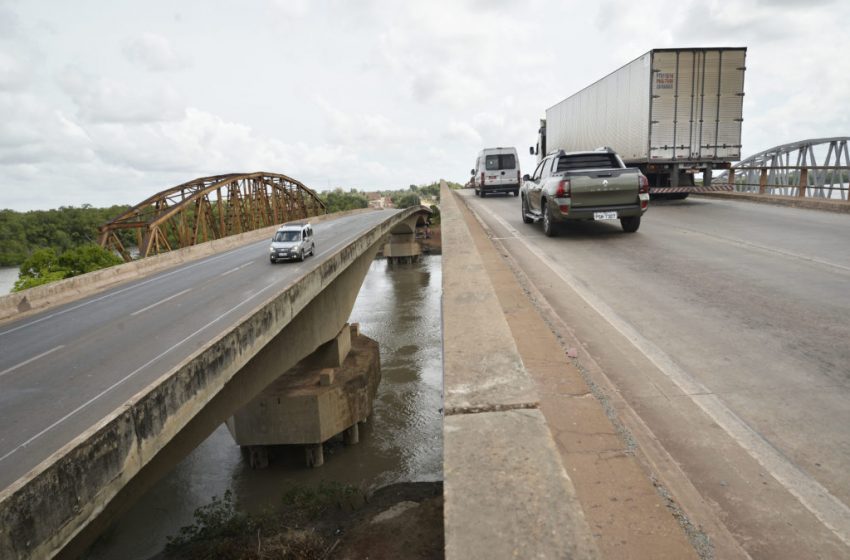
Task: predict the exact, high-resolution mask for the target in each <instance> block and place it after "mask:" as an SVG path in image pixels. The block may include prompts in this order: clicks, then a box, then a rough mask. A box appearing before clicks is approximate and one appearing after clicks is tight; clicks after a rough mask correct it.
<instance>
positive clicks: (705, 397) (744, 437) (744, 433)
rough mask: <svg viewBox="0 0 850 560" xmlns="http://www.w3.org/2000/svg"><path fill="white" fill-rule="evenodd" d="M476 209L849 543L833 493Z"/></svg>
mask: <svg viewBox="0 0 850 560" xmlns="http://www.w3.org/2000/svg"><path fill="white" fill-rule="evenodd" d="M477 209H479V210H483V211H485V212H487V213H488V214H489V215H490V216H492V217H493V219H494V220H496V221H497V222H499V223H500V224H501V225H502V226H503V227H504V228H505V229H507V230H508V231H509V232H510V233H511V234H512V235H514V236H515V237H516V238H517V239H518V240H519V241H520V242H521V243H522V244H523V245H525V247H526V248H527V249H528V250H529V251H530V252H531V253H532V254H534V255H535V256H536V257H537V258H538V259H540V261H541V262H542V263H543V264H545V265H546V266H547V267H548V268H549V269H550V270H551V271H552V272H554V273H555V274H556V275H557V276H558V277H560V278H561V280H563V281H564V282H565V283H566V284H567V285H569V286H570V287H571V288H572V289H573V291H575V292H576V293H577V294H578V295H579V296H580V297H581V298H582V299H583V300H584V301H585V302H586V303H587V304H588V305H589V306H590V307H592V308H593V309H594V310H595V311H596V312H597V313H599V315H601V316H602V317H603V318H604V319H605V320H606V321H608V323H610V324H611V326H613V327H614V328H615V329H617V330H618V331H619V332H620V334H622V335H623V336H624V337H626V339H628V340H629V342H631V343H632V344H633V345H634V347H635V348H637V349H638V351H640V352H641V353H643V354H644V355H645V356H646V357H647V358H648V359H649V360H650V361H651V362H652V363H653V364H655V366H656V367H657V368H658V369H659V370H660V371H661V372H662V373H664V375H666V376H667V377H668V378H669V379H670V380H671V381H673V383H675V384H676V386H677V387H679V389H681V390H682V392H684V393H685V394H686V395H687V396H688V397H690V399H691V400H692V401H693V402H694V403H695V404H696V405H697V406H698V407H700V408H701V409H702V410H703V412H705V413H706V414H707V415H708V416H709V417H710V418H711V419H712V420H714V421H715V422H716V423H717V424H718V425H719V426H721V427H722V428H723V429H724V430H725V431H726V433H727V434H729V436H730V437H732V438H733V439H734V440H735V441H737V442H738V444H739V445H741V447H743V448H744V449H745V450H746V451H747V452H748V453H749V454H750V456H752V457H753V458H754V459H755V460H756V461H758V462H759V463H760V464H761V466H762V467H764V468H765V469H766V470H767V471H768V472H769V473H770V474H771V475H772V476H773V477H774V478H775V479H776V480H778V481H779V482H780V483H781V484H782V485H783V486H784V487H785V488H786V489H787V490H788V491H789V492H790V493H791V494H793V495H794V496H795V497H796V498H797V499H798V500H799V501H800V503H801V504H803V506H805V508H806V509H808V510H809V511H810V512H811V513H812V514H813V515H814V516H815V517H817V518H818V519H819V520H820V522H821V523H823V524H824V525H825V526H826V527H827V528H829V530H831V531H832V532H833V533H834V534H835V536H837V537H838V538H839V539H841V541H843V542H844V543H845V544H847V545H850V507H848V506H847V505H846V504H845V503H843V502H842V501H841V500H839V499H838V498H836V497H835V496H833V495H832V494H831V493H830V492H829V490H827V489H826V487H824V486H823V485H822V484H821V483H820V482H818V481H817V480H815V479H814V478H812V477H810V476H809V475H808V474H806V473H805V472H803V471H802V470H800V468H798V467H797V466H796V465H794V464H793V463H792V462H791V461H790V460H788V458H787V457H785V456H784V455H783V454H782V453H781V452H780V451H779V450H777V449H776V448H775V447H774V446H773V445H772V444H771V443H770V442H768V441H767V440H765V439H764V437H763V436H762V435H761V434H759V433H758V432H757V431H755V430H754V429H753V428H751V427H750V426H749V424H747V423H746V422H745V421H744V420H742V419H741V418H740V417H739V416H738V415H737V414H735V413H734V412H733V411H732V410H731V409H730V408H729V407H728V406H726V404H725V403H724V402H723V401H721V400H720V398H719V397H718V396H717V395H715V394H713V392H712V391H710V390H709V389H708V387H706V386H705V385H703V384H702V383H700V382H699V381H697V380H696V379H695V378H694V377H693V376H692V375H691V374H689V373H688V372H686V371H685V370H683V369H682V368H681V367H680V366H679V365H678V364H676V362H675V361H673V359H672V358H671V357H670V356H668V355H667V354H666V353H665V352H664V351H663V350H661V348H659V347H658V346H656V345H655V344H654V343H653V342H651V341H649V340H648V339H646V338H644V337H643V336H642V335H641V334H640V333H639V332H638V331H637V330H636V329H635V328H634V327H632V326H631V325H630V324H629V323H628V322H626V321H625V320H624V319H622V318H621V317H620V316H619V315H617V313H616V312H615V311H614V310H613V309H611V308H610V307H609V306H608V305H607V304H606V303H604V302H603V301H602V300H601V298H599V297H597V296H596V295H594V294H593V293H592V292H591V291H590V290H589V289H587V288H585V287H584V285H583V283H582V282H580V281H579V280H578V279H577V278H575V277H574V276H573V275H572V274H570V273H569V272H567V271H566V270H564V269H563V267H561V266H560V265H558V264H555V263H552V262H550V260H549V258H548V257H547V256H546V255H545V253H543V251H541V250H540V249H538V248H537V247H534V246H532V245H531V244H530V243H528V241H526V238H525V237H524V236H522V235H521V234H520V232H519V231H517V230H516V229H515V228H514V227H513V226H511V225H510V224H509V223H508V222H507V221H506V220H505V219H504V218H502V217H501V216H497V215H496V214H494V213H493V212H492V211H491V210H489V209H488V208H486V207H484V206H483V205H482V206H478V207H477Z"/></svg>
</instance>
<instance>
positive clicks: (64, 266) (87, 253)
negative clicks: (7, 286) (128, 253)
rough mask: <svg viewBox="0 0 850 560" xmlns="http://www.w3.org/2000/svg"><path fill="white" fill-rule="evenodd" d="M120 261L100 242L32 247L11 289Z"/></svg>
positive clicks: (83, 272)
mask: <svg viewBox="0 0 850 560" xmlns="http://www.w3.org/2000/svg"><path fill="white" fill-rule="evenodd" d="M122 262H124V261H123V260H122V259H121V257H119V256H117V255H116V254H114V253H112V252H111V251H109V250H107V249H104V248H103V247H101V246H100V245H95V244H94V243H87V244H84V245H79V246H77V247H73V248H71V249H68V250H67V251H63V252H62V253H57V252H56V251H55V250H54V249H52V248H50V247H48V248H45V249H36V250H35V251H34V252H33V253H32V254H31V255H30V256H29V257H27V259H26V260H24V262H23V264H21V271H20V272H19V273H18V281H17V282H15V286H14V288H12V291H14V292H19V291H21V290H26V289H27V288H33V287H35V286H41V285H42V284H47V283H49V282H55V281H57V280H63V279H65V278H70V277H72V276H78V275H80V274H85V273H86V272H92V271H94V270H99V269H101V268H107V267H109V266H114V265H116V264H121V263H122Z"/></svg>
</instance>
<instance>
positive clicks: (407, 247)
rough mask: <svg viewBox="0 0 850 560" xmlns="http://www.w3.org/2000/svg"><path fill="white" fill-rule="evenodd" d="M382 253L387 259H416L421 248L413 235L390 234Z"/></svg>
mask: <svg viewBox="0 0 850 560" xmlns="http://www.w3.org/2000/svg"><path fill="white" fill-rule="evenodd" d="M383 252H384V256H385V257H387V258H396V257H418V256H419V255H420V254H421V253H422V248H421V247H420V246H419V243H417V241H416V238H415V237H414V234H413V233H393V234H390V239H389V242H388V243H387V244H386V245H384V251H383Z"/></svg>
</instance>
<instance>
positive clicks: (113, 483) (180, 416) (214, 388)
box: [0, 209, 418, 558]
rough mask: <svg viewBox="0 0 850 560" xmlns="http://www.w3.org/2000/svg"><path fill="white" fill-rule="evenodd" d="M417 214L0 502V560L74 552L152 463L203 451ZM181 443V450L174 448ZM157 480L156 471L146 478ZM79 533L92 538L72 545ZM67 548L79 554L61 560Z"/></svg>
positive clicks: (292, 290) (325, 322) (284, 294)
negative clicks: (198, 446) (198, 447)
mask: <svg viewBox="0 0 850 560" xmlns="http://www.w3.org/2000/svg"><path fill="white" fill-rule="evenodd" d="M415 211H418V209H410V210H409V211H405V212H402V213H400V214H397V215H391V214H389V213H387V218H386V219H385V220H383V221H382V222H381V223H380V224H378V225H377V226H375V227H374V228H373V229H372V230H370V231H369V232H367V233H366V234H365V235H363V236H361V237H360V238H358V239H356V240H354V241H352V242H351V243H349V244H347V245H345V246H344V247H343V248H341V249H339V250H338V251H337V252H336V253H335V254H334V255H332V256H331V257H330V258H329V259H328V260H326V261H325V262H323V263H322V264H321V265H319V266H318V267H317V268H316V269H315V270H313V271H312V272H310V273H308V274H307V275H306V276H304V277H303V278H302V279H300V280H299V281H298V282H296V283H293V284H291V285H290V286H288V287H285V288H284V289H282V291H281V292H280V293H278V294H270V295H269V298H268V299H267V300H266V301H265V302H262V303H261V304H259V305H258V306H257V307H255V308H254V309H253V310H251V311H249V312H248V313H246V314H245V315H244V316H243V317H242V318H240V319H239V320H237V321H236V322H235V324H234V328H233V329H232V330H231V331H229V332H227V333H225V334H223V335H221V336H219V337H217V338H216V339H213V340H211V341H209V342H208V343H207V344H206V345H204V347H203V348H201V349H199V350H198V351H197V352H195V353H194V354H192V355H191V356H190V357H188V358H187V359H186V360H184V361H183V362H182V363H181V364H179V365H178V366H176V367H175V368H174V369H173V370H172V371H171V372H169V373H167V374H165V375H163V376H162V377H161V378H160V379H159V380H157V381H156V382H154V383H152V384H151V385H150V386H148V387H147V388H146V389H144V390H143V391H141V392H139V393H138V394H137V395H136V396H134V397H133V398H132V399H130V400H129V401H128V402H127V403H125V404H124V405H122V406H121V407H120V408H118V409H117V410H115V411H114V412H113V413H112V414H111V415H110V416H108V417H107V418H104V419H103V420H102V421H101V422H100V423H98V424H97V425H95V426H93V427H92V428H90V429H89V430H87V431H86V432H85V433H83V434H81V435H80V436H78V437H77V438H76V439H75V440H73V441H72V442H70V443H69V444H67V445H66V446H65V447H63V448H62V449H61V450H60V451H58V452H56V453H55V454H54V455H53V456H51V457H50V458H48V459H47V460H45V461H44V462H42V463H41V464H40V465H39V466H37V467H36V468H34V469H33V470H32V471H30V472H29V473H28V474H27V475H26V476H24V477H22V478H21V479H19V480H18V481H16V482H15V483H14V484H13V485H11V486H10V487H8V488H6V489H4V490H3V491H2V492H0V558H50V557H53V556H55V555H57V554H59V553H60V552H61V551H63V549H64V554H65V555H66V556H70V557H73V555H74V553H76V552H79V551H80V548H79V546H84V545H85V543H86V542H88V541H89V540H91V538H92V537H93V536H94V535H95V534H96V532H93V531H92V530H91V526H92V525H97V524H98V523H103V519H104V518H109V517H111V515H109V514H110V513H112V510H113V509H115V508H114V504H115V502H116V501H117V500H116V496H119V495H120V496H122V497H123V498H124V499H126V500H128V501H129V500H132V498H133V497H134V496H137V495H139V494H140V493H141V492H143V491H144V489H145V487H146V486H145V483H140V482H138V481H139V480H140V478H141V475H140V474H139V473H141V472H143V470H144V469H145V468H146V467H147V466H148V465H149V464H150V463H151V462H152V461H153V460H154V459H155V458H156V459H158V460H159V459H160V458H162V460H163V461H164V463H163V464H166V465H168V464H173V463H176V461H177V460H179V458H180V457H179V456H178V455H179V453H180V451H178V449H180V448H182V449H183V450H184V451H185V448H187V447H189V446H191V445H192V444H194V443H197V442H198V441H201V440H202V439H203V438H204V437H206V435H208V434H209V433H210V432H211V431H212V429H214V428H215V426H216V425H218V424H220V423H221V422H222V421H223V420H224V419H225V418H226V417H227V416H229V415H231V414H232V413H233V412H234V411H235V410H236V408H238V407H239V406H242V405H243V404H245V403H246V402H248V401H249V400H250V399H251V398H253V397H254V396H255V395H256V394H257V392H259V390H261V389H262V388H263V387H264V386H266V385H267V384H268V383H269V382H270V381H271V380H273V379H274V376H275V375H277V374H279V373H280V370H279V369H276V366H278V367H280V368H284V369H285V368H286V367H289V366H288V365H287V360H295V361H297V360H299V359H301V358H303V357H304V356H306V355H308V354H309V353H310V352H312V351H314V350H315V349H316V348H317V347H318V346H319V345H320V344H321V343H322V342H325V341H327V340H330V339H331V338H333V337H334V336H335V335H336V334H337V333H338V332H339V329H340V328H341V325H342V323H343V322H344V321H345V320H346V319H347V315H346V314H345V309H346V308H347V309H348V310H349V311H350V307H351V306H352V305H353V302H354V299H355V298H356V295H357V291H358V290H359V283H358V282H359V281H362V278H363V277H364V276H365V274H366V272H367V271H368V268H369V264H370V262H371V260H372V257H373V255H374V252H375V251H376V250H377V248H378V247H379V245H380V243H381V242H382V241H383V239H384V238H385V236H386V235H388V233H389V231H390V229H392V227H393V226H394V225H395V224H396V223H397V222H398V221H400V220H403V219H405V218H406V217H407V216H408V214H410V213H413V212H415ZM313 221H315V220H313ZM358 278H359V280H358ZM331 318H332V319H331ZM281 337H283V338H281ZM278 342H284V343H282V344H281V343H278ZM292 348H297V349H299V350H301V351H302V352H301V353H302V354H303V356H301V355H295V353H294V352H292V350H291V349H292ZM291 365H294V362H293V364H291ZM255 374H257V375H255ZM181 439H182V443H183V445H181V444H175V443H174V442H175V441H179V440H181ZM154 470H156V469H154ZM161 474H163V472H162V469H160V472H153V473H151V475H150V477H149V478H151V479H153V478H155V477H156V476H159V475H161ZM148 482H149V481H148ZM128 489H129V490H128ZM87 531H88V532H90V533H91V534H89V535H86V536H85V537H81V536H80V535H81V534H83V533H85V532H87ZM72 541H74V542H75V543H81V544H79V546H78V547H77V548H76V549H74V551H72V552H70V553H69V552H68V550H67V549H66V546H67V545H68V543H69V542H72Z"/></svg>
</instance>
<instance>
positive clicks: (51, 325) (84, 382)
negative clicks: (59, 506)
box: [0, 211, 392, 488]
mask: <svg viewBox="0 0 850 560" xmlns="http://www.w3.org/2000/svg"><path fill="white" fill-rule="evenodd" d="M388 212H392V211H383V212H369V213H363V214H357V215H353V216H348V217H344V218H339V219H336V220H333V221H327V222H320V223H316V224H315V226H314V231H315V238H316V255H315V256H314V257H308V258H307V259H306V261H304V262H292V263H279V264H276V265H272V264H270V263H269V258H268V246H269V241H260V242H256V243H252V244H250V245H246V246H244V247H241V248H238V249H235V250H232V251H228V252H226V253H221V254H218V255H215V256H212V257H208V258H204V259H201V260H198V261H194V262H192V263H189V264H185V265H182V266H179V267H176V268H172V269H170V270H167V271H165V272H160V273H157V274H154V275H151V276H147V277H145V278H140V279H139V280H136V281H133V282H130V283H126V284H122V285H121V286H119V287H116V288H113V289H111V290H108V291H105V292H100V293H98V294H96V295H93V296H91V297H88V298H86V299H83V300H78V301H76V302H73V303H70V304H67V305H64V306H61V307H54V308H51V309H49V310H46V311H44V312H43V313H40V314H38V315H33V316H29V317H27V318H25V319H22V320H18V321H12V322H7V323H5V324H3V325H0V418H2V422H0V488H6V487H7V486H9V485H10V484H11V483H13V482H14V481H15V480H17V479H18V478H19V477H21V476H22V475H24V474H26V473H27V472H28V471H29V470H30V469H32V468H33V467H35V466H36V465H38V464H39V463H40V462H41V461H43V460H44V459H46V458H47V457H49V456H50V455H51V454H52V453H54V452H55V451H57V450H59V449H60V448H61V447H62V446H64V445H65V444H67V443H68V442H70V441H71V440H72V439H73V438H74V437H76V436H77V435H79V434H81V433H82V432H83V431H85V430H86V429H88V428H89V427H91V426H93V425H94V424H96V423H97V422H98V421H99V420H101V419H102V418H104V417H105V416H106V415H108V414H109V413H110V412H112V411H113V410H115V409H116V408H118V407H119V406H120V405H121V404H122V403H124V402H126V401H127V400H128V399H129V398H131V397H132V396H133V395H135V394H136V393H137V392H138V391H140V390H141V389H143V388H144V387H146V386H147V385H149V384H150V383H152V382H153V381H154V380H156V379H157V378H158V377H160V376H161V375H163V374H165V373H166V372H168V371H169V370H170V369H171V368H172V367H174V366H175V365H176V364H178V363H180V362H181V361H182V360H183V359H185V358H186V357H188V356H189V355H191V354H192V353H193V352H195V351H196V350H197V349H198V348H200V347H201V346H203V345H204V344H205V343H207V342H208V341H209V340H211V339H212V338H215V337H217V336H218V335H220V334H222V333H224V332H227V331H228V330H229V329H230V328H231V327H232V325H234V324H235V323H236V321H238V320H239V318H241V317H242V316H243V315H244V314H246V313H247V312H248V311H250V310H251V309H253V308H254V307H256V306H258V305H259V304H260V303H262V302H263V301H265V300H267V299H268V298H270V297H272V296H273V295H275V294H276V293H279V292H280V291H282V290H283V289H284V288H285V287H287V286H289V285H290V284H291V283H293V282H294V281H295V280H296V279H297V278H299V277H300V276H302V275H303V274H305V273H306V272H307V271H309V270H311V269H313V268H314V267H316V266H318V265H319V263H321V262H322V261H323V260H325V259H326V258H327V257H328V256H329V255H330V254H331V253H333V252H334V251H336V250H337V249H339V248H340V247H341V246H343V245H345V244H347V243H348V242H350V241H351V240H352V239H353V238H355V237H357V236H358V235H359V234H360V232H363V231H366V230H368V229H370V228H371V227H372V226H374V225H376V224H377V223H379V222H381V221H383V220H385V219H387V217H388V216H389V214H388Z"/></svg>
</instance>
